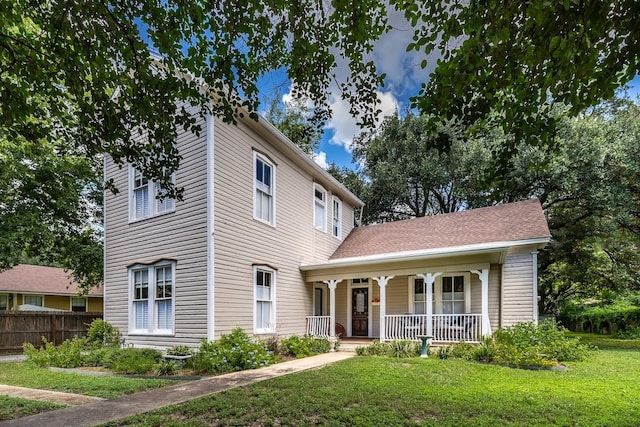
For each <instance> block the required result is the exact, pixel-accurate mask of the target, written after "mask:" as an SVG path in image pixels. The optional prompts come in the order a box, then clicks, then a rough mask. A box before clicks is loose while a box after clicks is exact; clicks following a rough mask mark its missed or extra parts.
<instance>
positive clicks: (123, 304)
mask: <svg viewBox="0 0 640 427" xmlns="http://www.w3.org/2000/svg"><path fill="white" fill-rule="evenodd" d="M201 125H202V129H203V132H201V133H200V135H199V136H196V135H193V134H190V133H182V134H180V135H179V137H178V138H177V141H176V145H177V148H178V149H179V151H180V154H181V156H182V161H181V165H180V169H179V170H178V171H177V172H176V173H175V176H174V177H173V179H174V182H175V183H176V185H178V186H180V187H183V188H184V200H183V201H174V200H164V201H159V200H157V199H156V194H158V192H160V191H161V189H160V188H159V187H158V186H157V185H154V183H153V182H151V181H149V180H147V179H146V178H145V177H143V176H142V175H141V174H140V173H138V171H136V170H135V169H134V168H133V167H129V168H119V167H118V166H117V165H115V164H114V163H113V162H112V161H111V159H110V158H106V159H105V178H106V179H113V180H114V184H115V185H116V186H117V187H118V188H119V189H120V190H121V191H120V192H119V193H118V194H116V195H114V194H112V193H110V192H107V193H105V276H104V279H105V320H107V321H109V322H111V323H113V324H114V325H115V326H117V327H118V328H120V331H121V332H122V333H123V335H125V336H126V337H127V342H129V343H133V344H135V345H140V346H154V347H170V346H174V345H177V344H187V345H192V346H195V345H197V344H198V342H199V341H200V340H201V339H202V338H207V339H215V338H217V337H219V336H220V335H221V334H224V333H228V332H230V331H231V330H232V329H233V328H235V327H241V328H243V329H244V330H246V331H247V332H249V333H253V334H255V335H269V334H278V335H291V334H305V333H312V334H315V335H324V336H326V335H330V331H334V330H335V327H332V326H330V325H332V324H333V323H334V322H336V321H337V322H339V323H342V324H344V325H345V329H346V334H347V335H348V336H368V337H380V338H382V339H385V338H387V339H390V338H397V337H406V338H416V337H417V335H418V334H423V333H427V332H430V335H431V334H434V335H437V334H439V333H440V332H441V331H463V332H464V333H465V334H472V335H469V339H471V340H474V339H477V338H478V337H479V334H480V333H481V332H482V333H489V332H490V331H491V330H495V328H496V327H498V326H499V325H501V324H511V323H513V322H515V321H519V320H533V319H535V318H536V313H535V307H536V303H535V298H536V295H535V294H536V292H535V288H536V267H535V266H536V256H535V252H536V250H537V249H538V248H540V247H543V246H544V245H545V244H546V243H547V242H548V241H549V230H548V228H547V225H546V221H545V218H544V214H543V212H542V209H541V208H540V204H539V203H538V202H537V201H527V202H522V203H515V204H511V205H504V206H499V207H494V208H486V209H479V210H475V211H468V212H464V213H457V214H450V215H442V216H439V217H432V218H424V219H416V220H409V221H403V222H399V223H393V224H384V225H376V226H370V227H361V228H357V229H355V230H353V231H352V229H353V228H354V227H353V224H354V216H355V215H356V210H357V209H358V208H360V207H362V205H363V204H362V202H361V201H360V200H359V199H358V198H357V197H355V196H354V195H353V194H352V193H350V192H349V191H348V190H347V189H346V188H345V187H344V186H343V185H342V184H340V183H339V182H337V181H336V180H335V179H334V178H333V177H331V176H330V175H329V174H328V173H326V171H324V170H323V169H322V168H320V167H319V166H318V165H316V164H315V163H314V162H313V161H311V160H310V159H309V158H308V157H307V156H306V155H305V154H304V153H303V152H302V151H301V150H300V149H298V148H297V147H296V146H295V145H294V144H293V143H292V142H291V141H289V140H288V139H287V138H286V137H284V136H283V135H282V134H281V133H280V132H279V131H277V130H276V129H275V128H274V127H273V126H272V125H270V124H269V123H268V122H266V121H265V120H264V119H260V121H259V122H255V121H253V120H250V119H240V120H239V123H238V125H237V126H232V125H227V124H224V123H222V122H221V121H220V120H219V119H217V118H212V117H208V119H207V120H206V121H204V120H203V121H202V122H201ZM485 220H487V221H491V223H487V222H485ZM503 222H504V224H503ZM438 224H439V225H438ZM436 225H437V227H436ZM434 227H436V228H434ZM438 227H440V228H438ZM478 227H479V228H478ZM482 227H486V228H487V230H484V229H482ZM518 230H521V231H518ZM467 234H468V238H466V237H465V236H467ZM392 276H393V278H392ZM431 282H434V283H435V285H436V291H435V293H434V294H433V295H432V294H431V293H428V292H424V289H425V288H424V287H425V283H426V284H428V283H431ZM384 290H386V293H385V292H384ZM380 291H382V292H380ZM448 312H450V313H451V314H449V315H444V314H439V313H448ZM433 313H438V315H436V314H433ZM460 314H464V316H460ZM427 316H429V317H427ZM438 316H440V317H438ZM427 318H430V319H431V321H430V322H427ZM385 322H386V323H385ZM381 325H383V326H382V327H381ZM427 325H430V326H429V327H428V328H427ZM474 328H475V329H474ZM427 329H428V330H427ZM381 331H383V333H382V334H381ZM443 333H444V332H443ZM447 333H448V332H447ZM456 333H462V332H456ZM439 338H447V339H454V338H455V337H454V336H451V337H445V336H444V335H442V336H439Z"/></svg>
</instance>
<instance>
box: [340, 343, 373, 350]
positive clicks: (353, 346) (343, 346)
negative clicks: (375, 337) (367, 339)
mask: <svg viewBox="0 0 640 427" xmlns="http://www.w3.org/2000/svg"><path fill="white" fill-rule="evenodd" d="M370 344H371V343H360V342H340V345H338V350H337V351H342V352H350V353H355V352H356V348H358V347H366V346H368V345H370Z"/></svg>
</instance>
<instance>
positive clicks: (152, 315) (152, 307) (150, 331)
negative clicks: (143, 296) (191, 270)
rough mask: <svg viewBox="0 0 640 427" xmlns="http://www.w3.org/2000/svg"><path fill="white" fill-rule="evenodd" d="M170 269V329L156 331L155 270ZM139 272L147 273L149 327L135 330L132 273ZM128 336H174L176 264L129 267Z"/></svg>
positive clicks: (172, 262) (164, 263) (166, 263)
mask: <svg viewBox="0 0 640 427" xmlns="http://www.w3.org/2000/svg"><path fill="white" fill-rule="evenodd" d="M158 267H171V275H172V277H171V308H172V310H171V325H172V326H173V328H172V329H158V328H157V327H156V326H157V319H156V268H158ZM139 270H147V271H148V273H147V274H148V276H147V278H148V281H149V289H148V298H147V304H148V307H147V310H148V314H147V316H148V318H149V327H148V328H147V329H136V319H135V313H134V309H133V297H134V286H133V284H134V272H135V271H139ZM128 295H129V335H174V334H175V329H176V317H175V316H176V262H175V261H160V262H157V263H155V264H135V265H132V266H130V267H129V293H128Z"/></svg>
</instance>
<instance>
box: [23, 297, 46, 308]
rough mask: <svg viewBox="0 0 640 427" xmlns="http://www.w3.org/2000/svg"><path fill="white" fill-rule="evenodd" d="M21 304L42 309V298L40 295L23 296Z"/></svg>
mask: <svg viewBox="0 0 640 427" xmlns="http://www.w3.org/2000/svg"><path fill="white" fill-rule="evenodd" d="M22 303H23V304H28V305H37V306H38V307H44V297H43V296H42V295H24V296H23V297H22Z"/></svg>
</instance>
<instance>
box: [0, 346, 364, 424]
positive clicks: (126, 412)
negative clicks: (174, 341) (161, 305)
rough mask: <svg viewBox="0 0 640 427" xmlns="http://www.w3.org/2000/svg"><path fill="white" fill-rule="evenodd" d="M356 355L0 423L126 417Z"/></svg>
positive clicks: (285, 364)
mask: <svg viewBox="0 0 640 427" xmlns="http://www.w3.org/2000/svg"><path fill="white" fill-rule="evenodd" d="M353 356H355V353H351V352H334V353H325V354H320V355H318V356H313V357H307V358H304V359H297V360H291V361H288V362H283V363H278V364H275V365H271V366H267V367H264V368H260V369H254V370H249V371H241V372H234V373H231V374H225V375H219V376H216V377H210V378H204V379H201V380H197V381H191V382H187V383H182V384H176V385H174V386H169V387H163V388H158V389H153V390H146V391H143V392H140V393H135V394H130V395H126V396H122V397H119V398H117V399H112V400H102V401H94V402H91V403H87V404H84V405H79V406H72V407H69V408H64V409H59V410H56V411H49V412H44V413H41V414H37V415H32V416H29V417H23V418H18V419H15V420H9V421H4V422H0V426H3V427H4V426H7V427H9V426H24V427H31V426H35V425H42V426H47V427H84V426H95V425H98V424H103V423H107V422H110V421H115V420H119V419H122V418H127V417H130V416H133V415H136V414H141V413H144V412H148V411H152V410H154V409H158V408H162V407H164V406H169V405H176V404H178V403H183V402H186V401H188V400H192V399H197V398H199V397H203V396H207V395H209V394H213V393H219V392H221V391H225V390H229V389H231V388H235V387H241V386H245V385H248V384H252V383H255V382H259V381H264V380H269V379H272V378H276V377H280V376H284V375H288V374H293V373H296V372H302V371H306V370H309V369H316V368H320V367H322V366H325V365H328V364H331V363H334V362H338V361H341V360H345V359H348V358H350V357H353ZM0 394H1V392H0Z"/></svg>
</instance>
